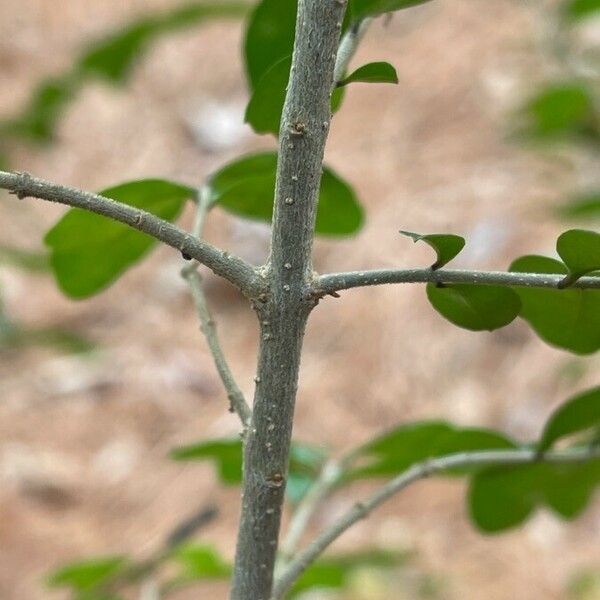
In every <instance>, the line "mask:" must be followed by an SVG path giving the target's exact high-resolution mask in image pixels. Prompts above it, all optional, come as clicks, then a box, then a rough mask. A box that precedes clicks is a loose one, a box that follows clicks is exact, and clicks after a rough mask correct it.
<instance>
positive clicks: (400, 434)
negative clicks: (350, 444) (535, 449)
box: [348, 421, 517, 479]
mask: <svg viewBox="0 0 600 600" xmlns="http://www.w3.org/2000/svg"><path fill="white" fill-rule="evenodd" d="M516 447H517V446H516V444H515V442H514V441H513V440H511V439H510V438H508V437H507V436H505V435H503V434H502V433H500V432H497V431H493V430H489V429H478V428H469V427H467V428H461V427H457V426H454V425H452V424H450V423H446V422H444V421H423V422H419V423H411V424H408V425H401V426H400V427H397V428H395V429H393V430H392V431H390V432H388V433H386V434H384V435H383V436H381V437H379V438H376V439H375V440H373V441H371V442H369V443H368V444H366V445H364V446H362V447H361V448H359V449H358V450H357V451H356V452H355V453H354V458H355V463H356V464H354V465H353V468H352V470H351V472H350V473H349V475H348V477H349V478H351V479H358V478H365V477H391V476H395V475H398V474H400V473H402V472H404V471H406V470H407V469H408V468H410V467H411V466H412V465H414V464H416V463H419V462H422V461H424V460H426V459H428V458H434V457H436V456H447V455H449V454H455V453H457V452H468V451H475V450H503V449H510V448H516Z"/></svg>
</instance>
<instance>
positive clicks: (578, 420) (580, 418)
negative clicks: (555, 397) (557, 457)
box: [539, 387, 600, 452]
mask: <svg viewBox="0 0 600 600" xmlns="http://www.w3.org/2000/svg"><path fill="white" fill-rule="evenodd" d="M598 426H600V387H597V388H594V389H592V390H588V391H587V392H584V393H583V394H579V395H578V396H575V397H574V398H571V399H570V400H568V401H567V402H566V403H565V404H563V405H562V406H559V407H558V409H557V410H556V411H554V413H553V414H552V416H551V417H550V419H549V420H548V423H547V424H546V427H545V428H544V432H543V434H542V438H541V440H540V443H539V450H540V451H541V452H544V451H546V450H548V448H550V447H551V446H552V445H553V444H554V442H556V441H557V440H559V439H560V438H562V437H565V436H568V435H572V434H574V433H580V432H584V431H588V430H590V429H592V428H595V427H598Z"/></svg>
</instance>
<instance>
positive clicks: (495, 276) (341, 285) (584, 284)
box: [312, 269, 600, 297]
mask: <svg viewBox="0 0 600 600" xmlns="http://www.w3.org/2000/svg"><path fill="white" fill-rule="evenodd" d="M564 278H565V276H564V274H563V275H548V274H541V273H509V272H504V271H462V270H453V269H441V270H439V271H433V270H431V269H381V270H376V271H353V272H349V273H333V274H330V275H322V276H321V277H319V278H318V279H317V280H316V281H315V282H314V283H313V286H312V294H313V295H314V296H315V297H322V296H326V295H329V294H335V293H336V292H340V291H342V290H349V289H352V288H357V287H367V286H373V285H386V284H390V283H466V284H471V285H502V286H511V287H535V288H551V289H560V288H559V286H560V284H561V283H562V282H563V281H564ZM572 287H573V288H580V289H600V277H594V276H590V277H582V278H581V279H579V280H577V281H576V282H575V283H574V284H573V285H572Z"/></svg>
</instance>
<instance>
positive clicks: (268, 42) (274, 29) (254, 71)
mask: <svg viewBox="0 0 600 600" xmlns="http://www.w3.org/2000/svg"><path fill="white" fill-rule="evenodd" d="M297 7H298V4H297V0H262V1H261V2H259V3H258V4H257V6H256V8H255V9H254V11H253V12H252V14H251V15H250V18H249V20H248V27H247V29H246V37H245V41H244V55H245V61H246V73H247V75H248V79H249V82H250V88H251V90H252V91H254V90H255V88H256V87H257V85H258V83H259V82H260V81H261V79H262V78H263V77H264V75H265V74H266V73H267V71H269V69H271V67H273V65H275V64H276V63H278V62H280V61H281V60H282V59H284V58H285V57H289V56H291V54H292V49H293V46H294V34H295V31H296V12H297ZM288 72H289V69H288ZM286 84H287V78H286V80H285V84H284V89H285V85H286ZM281 105H282V106H283V102H282V104H281ZM277 125H278V126H279V123H277ZM277 129H279V127H277Z"/></svg>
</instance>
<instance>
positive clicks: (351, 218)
mask: <svg viewBox="0 0 600 600" xmlns="http://www.w3.org/2000/svg"><path fill="white" fill-rule="evenodd" d="M276 170H277V154H275V153H274V152H267V153H261V154H252V155H249V156H246V157H242V158H241V159H238V160H236V161H234V162H232V163H230V164H228V165H226V166H225V167H223V168H222V169H220V170H219V171H217V173H215V174H214V175H213V176H212V177H211V178H210V180H209V187H210V198H211V202H212V203H214V204H218V205H219V206H221V207H222V208H224V209H225V210H228V211H229V212H232V213H234V214H236V215H239V216H242V217H245V218H249V219H258V220H261V221H267V222H270V221H271V218H272V214H273V198H274V196H275V176H276ZM362 224H363V210H362V207H361V206H360V204H359V203H358V200H357V198H356V195H355V193H354V191H353V190H352V188H351V187H350V186H349V184H347V183H346V182H345V181H344V180H342V179H341V178H340V177H339V176H338V175H336V174H335V173H334V172H333V171H332V170H331V169H329V168H328V167H325V168H324V170H323V176H322V179H321V193H320V196H319V207H318V210H317V223H316V228H315V232H316V233H317V234H318V235H327V236H345V235H352V234H354V233H356V232H357V231H358V230H359V229H360V228H361V227H362Z"/></svg>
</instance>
